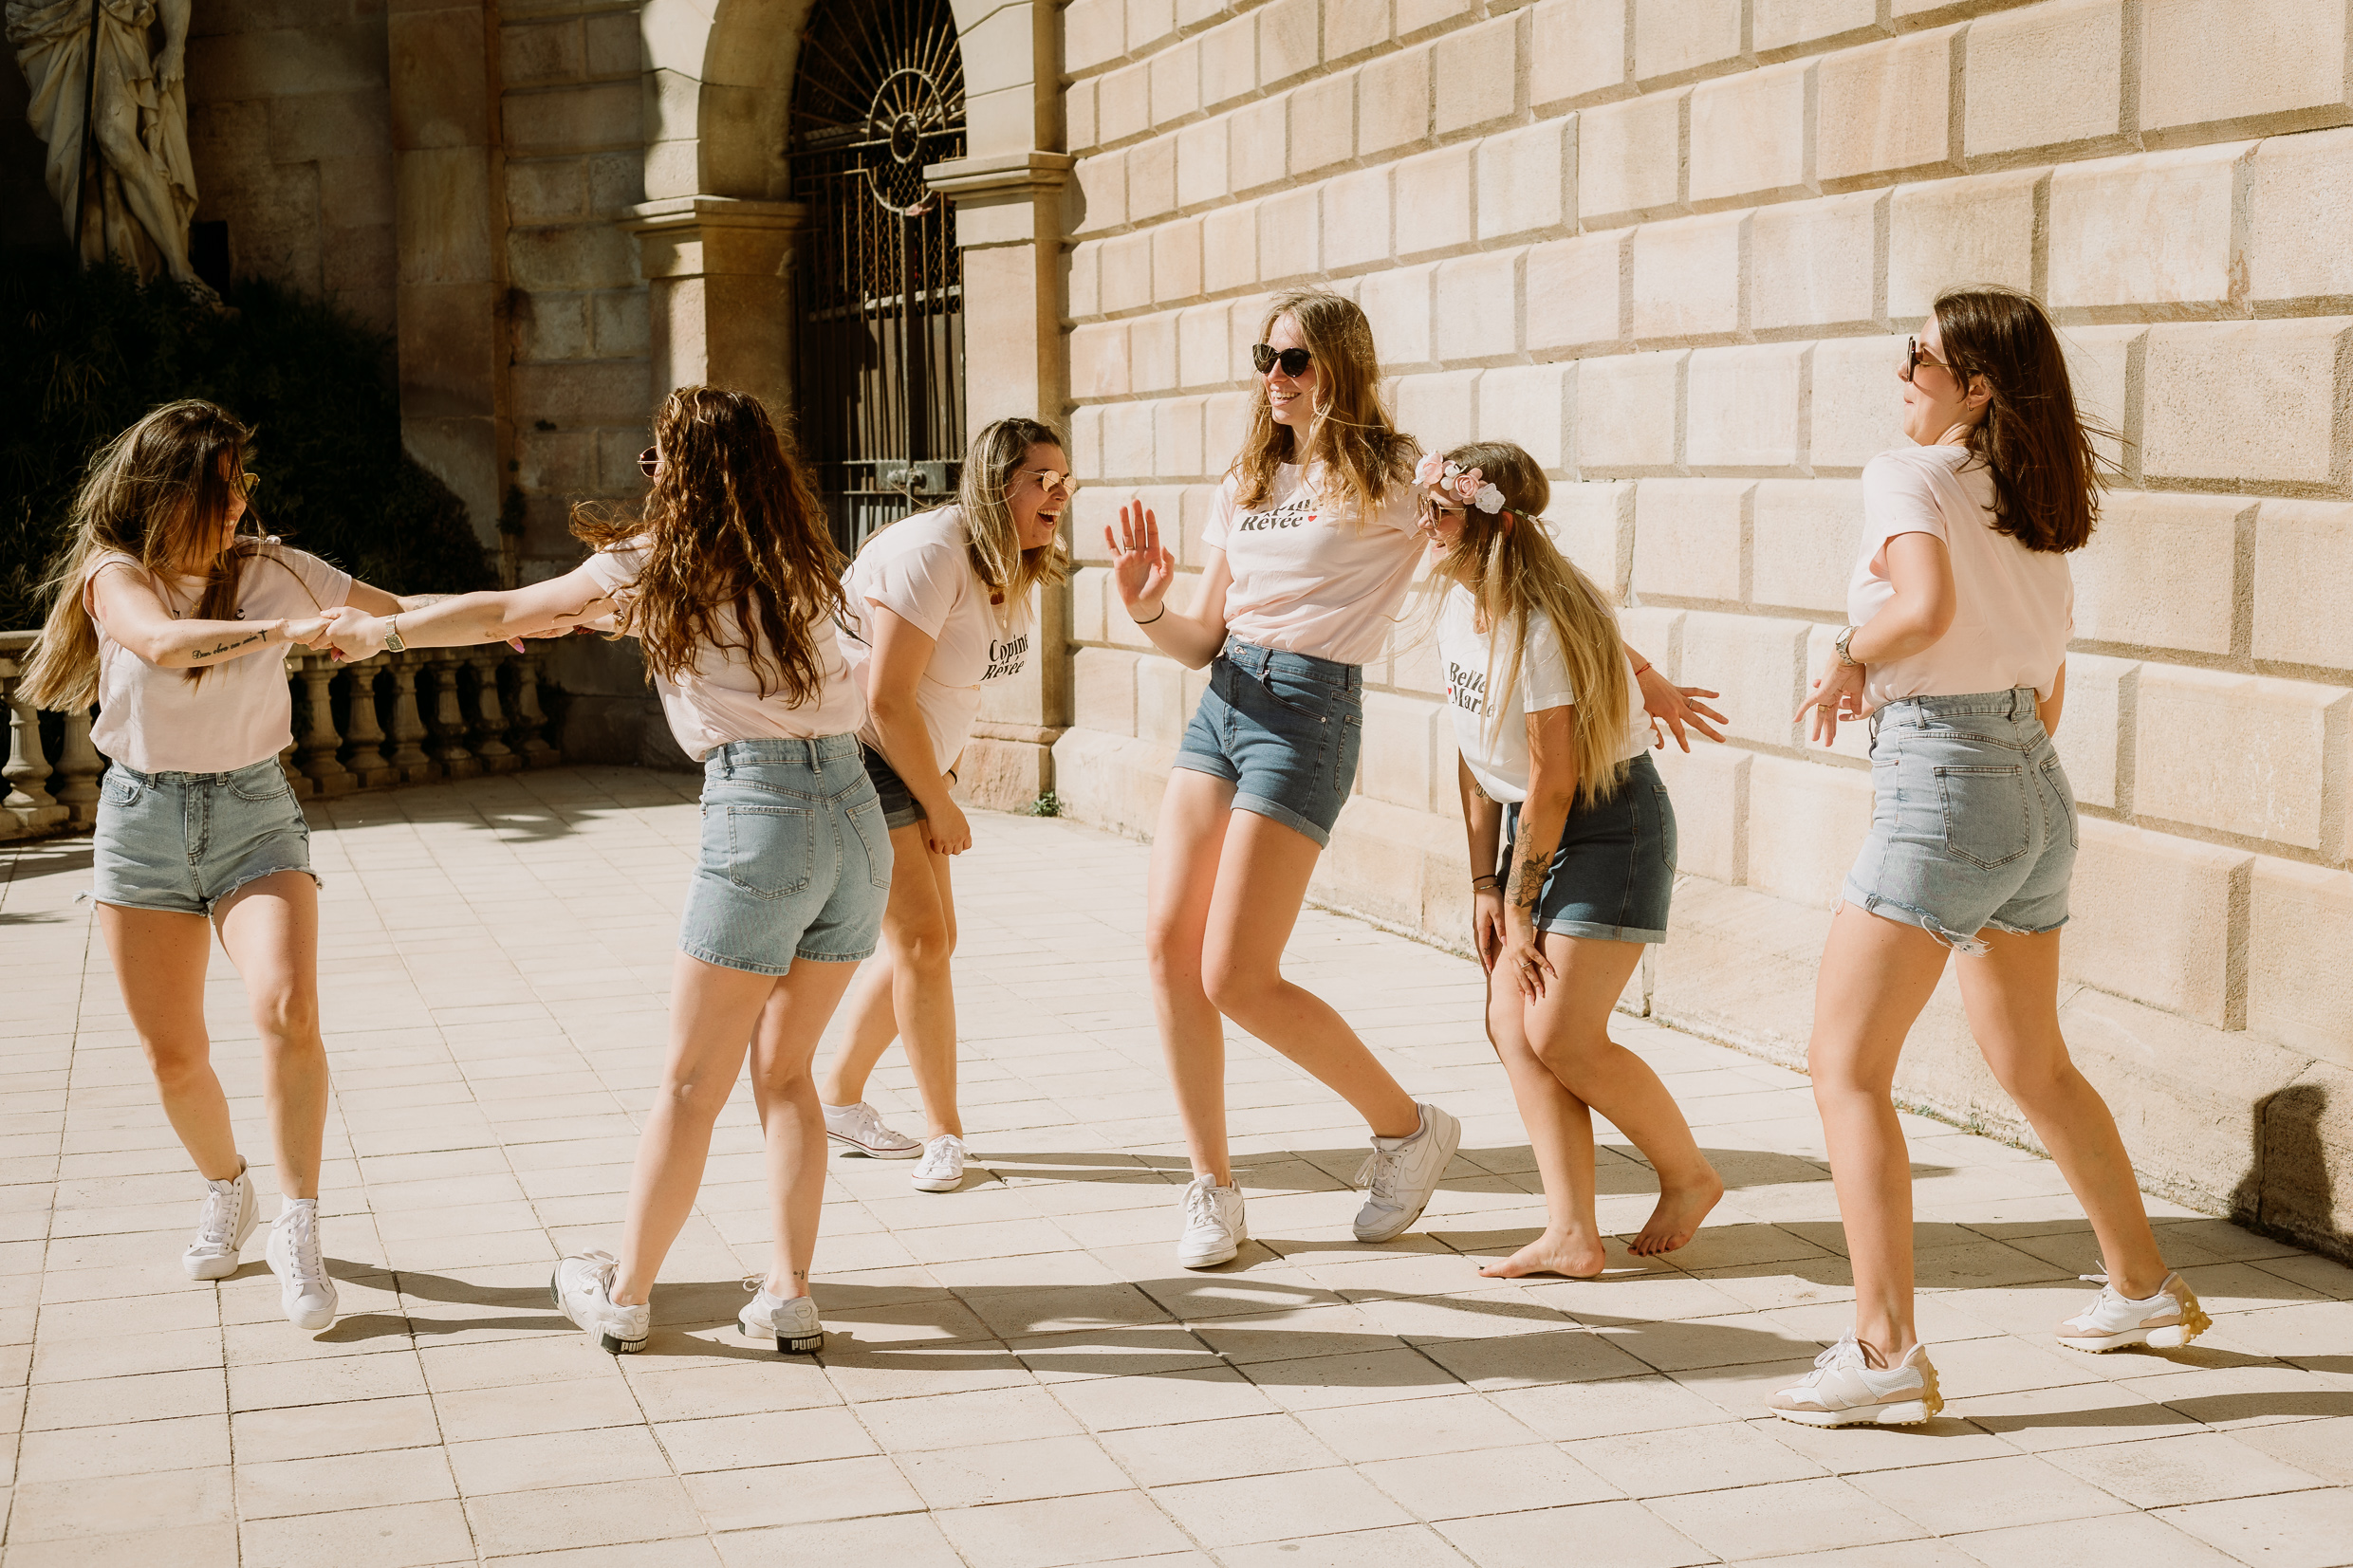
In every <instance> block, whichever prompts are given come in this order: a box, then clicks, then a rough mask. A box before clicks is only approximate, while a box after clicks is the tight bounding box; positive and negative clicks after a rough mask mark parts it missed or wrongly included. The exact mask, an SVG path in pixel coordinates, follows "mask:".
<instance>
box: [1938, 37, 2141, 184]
mask: <svg viewBox="0 0 2353 1568" xmlns="http://www.w3.org/2000/svg"><path fill="white" fill-rule="evenodd" d="M2129 15H2130V12H2129V11H2128V9H2127V8H2126V7H2125V5H2124V0H2045V3H2044V4H2042V5H2038V6H2029V7H2028V8H2026V9H2023V10H2016V11H2010V12H2007V13H2004V14H2001V15H1997V16H1990V17H1987V18H1985V19H1983V20H1981V21H1978V22H1975V23H1973V24H1972V25H1971V27H1970V29H1969V90H1968V92H1967V94H1966V95H1965V106H1964V108H1963V111H1962V119H1963V147H1964V149H1965V150H1966V152H1967V153H1968V155H1969V157H1973V158H1980V157H2002V156H2019V155H2024V154H2028V153H2039V152H2042V151H2044V150H2046V149H2061V148H2064V149H2065V150H2066V151H2067V152H2068V153H2070V154H2073V155H2075V156H2077V157H2081V156H2083V155H2084V154H2085V153H2091V152H2104V151H2107V150H2109V149H2111V148H2116V147H2121V146H2123V145H2124V144H2125V137H2126V135H2127V133H2129V132H2130V131H2131V130H2132V127H2131V126H2130V125H2128V124H2126V123H2125V101H2124V34H2125V30H2126V28H2125V22H2126V19H2127V17H2128V16H2129Z"/></svg>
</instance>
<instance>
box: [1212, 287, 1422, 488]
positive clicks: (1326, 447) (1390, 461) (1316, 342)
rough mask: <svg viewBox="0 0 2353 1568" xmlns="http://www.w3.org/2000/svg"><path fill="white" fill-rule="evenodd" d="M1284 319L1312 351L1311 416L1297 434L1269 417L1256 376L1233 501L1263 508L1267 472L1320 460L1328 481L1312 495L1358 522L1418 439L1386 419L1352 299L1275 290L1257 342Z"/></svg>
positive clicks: (1409, 464) (1394, 479)
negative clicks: (1313, 390)
mask: <svg viewBox="0 0 2353 1568" xmlns="http://www.w3.org/2000/svg"><path fill="white" fill-rule="evenodd" d="M1287 316H1288V317H1289V318H1290V320H1291V323H1292V324H1293V325H1295V326H1297V327H1298V328H1299V336H1300V339H1301V341H1303V342H1304V343H1305V344H1306V349H1307V352H1308V353H1309V354H1311V355H1313V356H1314V357H1315V370H1316V397H1315V414H1314V416H1313V418H1312V420H1311V421H1310V422H1309V424H1308V426H1307V429H1306V434H1305V435H1304V436H1303V435H1301V434H1299V433H1297V432H1294V431H1293V430H1291V428H1290V427H1289V426H1288V425H1278V424H1276V423H1275V422H1274V410H1273V408H1272V407H1271V406H1270V405H1269V403H1268V401H1267V378H1265V377H1264V376H1260V377H1258V378H1256V390H1255V391H1253V392H1252V393H1251V412H1250V429H1249V431H1248V432H1247V433H1246V434H1244V436H1243V437H1242V453H1241V455H1240V456H1238V457H1236V458H1235V459H1234V460H1233V470H1232V471H1233V473H1234V475H1235V476H1236V477H1237V478H1238V479H1239V480H1240V482H1241V483H1240V487H1239V491H1238V493H1237V495H1236V496H1235V499H1236V500H1238V501H1239V502H1240V503H1241V504H1242V505H1243V506H1244V507H1263V506H1265V505H1266V504H1267V503H1268V502H1269V500H1271V499H1272V498H1273V495H1274V471H1275V470H1276V469H1278V468H1280V467H1281V466H1282V465H1284V464H1286V463H1297V464H1300V465H1302V466H1303V467H1304V466H1305V465H1306V464H1309V463H1321V464H1323V465H1324V478H1325V483H1326V484H1327V485H1336V486H1337V489H1338V492H1339V493H1337V494H1334V493H1331V492H1330V491H1328V490H1327V491H1326V492H1325V494H1324V495H1322V496H1321V497H1320V498H1319V499H1320V500H1321V501H1322V502H1324V503H1325V504H1326V505H1328V506H1332V507H1338V508H1340V509H1341V510H1343V511H1344V512H1347V513H1349V514H1351V515H1353V516H1355V517H1357V518H1358V519H1360V521H1361V520H1362V517H1363V516H1364V514H1366V513H1369V512H1371V511H1372V510H1373V509H1374V508H1375V507H1379V506H1380V503H1381V502H1382V501H1383V500H1385V499H1386V498H1387V497H1388V495H1389V492H1390V491H1391V490H1392V489H1396V488H1397V487H1399V486H1401V485H1406V484H1410V483H1411V482H1412V480H1413V470H1414V459H1415V458H1416V457H1417V456H1418V455H1419V454H1420V451H1421V448H1420V445H1419V443H1417V441H1415V439H1414V438H1413V437H1412V436H1410V435H1407V434H1404V433H1402V432H1400V431H1399V430H1398V429H1397V427H1396V426H1395V425H1393V424H1391V423H1390V422H1389V411H1388V410H1387V409H1385V408H1383V407H1382V406H1381V403H1380V356H1379V355H1378V354H1377V353H1375V352H1374V349H1373V324H1372V323H1370V322H1368V321H1366V320H1365V319H1364V312H1363V311H1362V310H1360V309H1358V308H1357V305H1356V302H1355V301H1354V300H1351V299H1348V298H1347V297H1346V296H1344V295H1341V294H1334V293H1331V292H1329V291H1328V290H1325V289H1322V288H1293V289H1290V290H1288V291H1287V292H1284V293H1281V294H1277V295H1276V296H1275V297H1274V300H1273V303H1272V304H1269V305H1268V306H1267V314H1266V319H1265V320H1264V321H1262V322H1261V323H1259V326H1258V338H1259V341H1261V342H1264V341H1266V340H1267V338H1268V336H1269V334H1271V333H1272V332H1273V331H1274V323H1277V322H1279V321H1281V320H1283V319H1284V318H1285V317H1287Z"/></svg>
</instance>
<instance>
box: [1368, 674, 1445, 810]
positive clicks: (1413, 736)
mask: <svg viewBox="0 0 2353 1568" xmlns="http://www.w3.org/2000/svg"><path fill="white" fill-rule="evenodd" d="M1444 718H1445V714H1444V713H1443V712H1441V711H1440V710H1439V708H1438V706H1437V705H1436V704H1435V703H1433V702H1430V701H1429V700H1427V699H1426V698H1422V697H1404V696H1393V695H1390V694H1389V693H1387V692H1366V693H1365V695H1364V747H1363V751H1362V762H1361V764H1360V766H1362V768H1363V770H1364V771H1363V774H1362V778H1363V781H1364V793H1365V794H1367V795H1369V796H1371V797H1372V798H1373V799H1374V800H1377V801H1387V802H1389V803H1390V804H1392V805H1403V806H1412V807H1413V808H1414V809H1416V810H1417V811H1427V810H1429V809H1430V787H1431V780H1432V777H1433V769H1432V767H1431V766H1430V764H1431V753H1432V752H1433V751H1434V750H1435V749H1436V747H1435V744H1434V743H1435V737H1434V735H1433V732H1432V724H1433V721H1435V720H1442V719H1444Z"/></svg>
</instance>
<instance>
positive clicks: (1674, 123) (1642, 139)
mask: <svg viewBox="0 0 2353 1568" xmlns="http://www.w3.org/2000/svg"><path fill="white" fill-rule="evenodd" d="M1690 96H1691V95H1690V94H1689V93H1672V92H1666V93H1651V94H1648V95H1646V96H1644V97H1641V98H1637V99H1631V100H1629V101H1625V102H1623V103H1609V104H1604V105H1603V106H1601V107H1599V108H1593V109H1587V110H1585V111H1584V113H1582V114H1580V115H1579V116H1578V117H1577V212H1578V215H1579V217H1580V218H1581V219H1582V220H1583V221H1584V224H1585V226H1586V227H1587V228H1594V227H1598V226H1600V225H1602V224H1605V223H1611V222H1636V221H1639V220H1640V219H1643V218H1648V217H1658V216H1663V215H1665V214H1668V213H1671V212H1677V211H1678V210H1680V209H1681V207H1682V205H1683V200H1684V197H1683V112H1684V107H1685V104H1686V101H1688V99H1689V98H1690Z"/></svg>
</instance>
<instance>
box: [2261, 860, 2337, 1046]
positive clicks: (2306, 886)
mask: <svg viewBox="0 0 2353 1568" xmlns="http://www.w3.org/2000/svg"><path fill="white" fill-rule="evenodd" d="M2251 882H2252V886H2251V893H2252V898H2251V902H2252V905H2253V910H2252V914H2251V919H2250V920H2249V922H2248V925H2249V930H2248V943H2247V1026H2248V1027H2249V1028H2250V1029H2252V1030H2254V1031H2256V1032H2257V1033H2260V1034H2264V1035H2268V1036H2270V1038H2271V1039H2273V1040H2277V1041H2281V1042H2285V1043H2287V1044H2289V1045H2293V1046H2296V1047H2297V1048H2298V1049H2301V1050H2306V1051H2310V1052H2311V1053H2313V1054H2314V1055H2315V1056H2318V1057H2321V1058H2323V1059H2325V1060H2326V1061H2331V1062H2333V1063H2335V1064H2336V1065H2337V1066H2340V1067H2353V876H2348V875H2347V874H2346V873H2344V872H2342V871H2338V870H2335V869H2333V868H2331V867H2326V866H2307V865H2299V864H2297V863H2296V862H2294V861H2292V860H2275V859H2272V858H2270V857H2268V856H2265V857H2261V858H2257V859H2256V861H2255V863H2254V872H2253V876H2252V878H2251Z"/></svg>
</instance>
